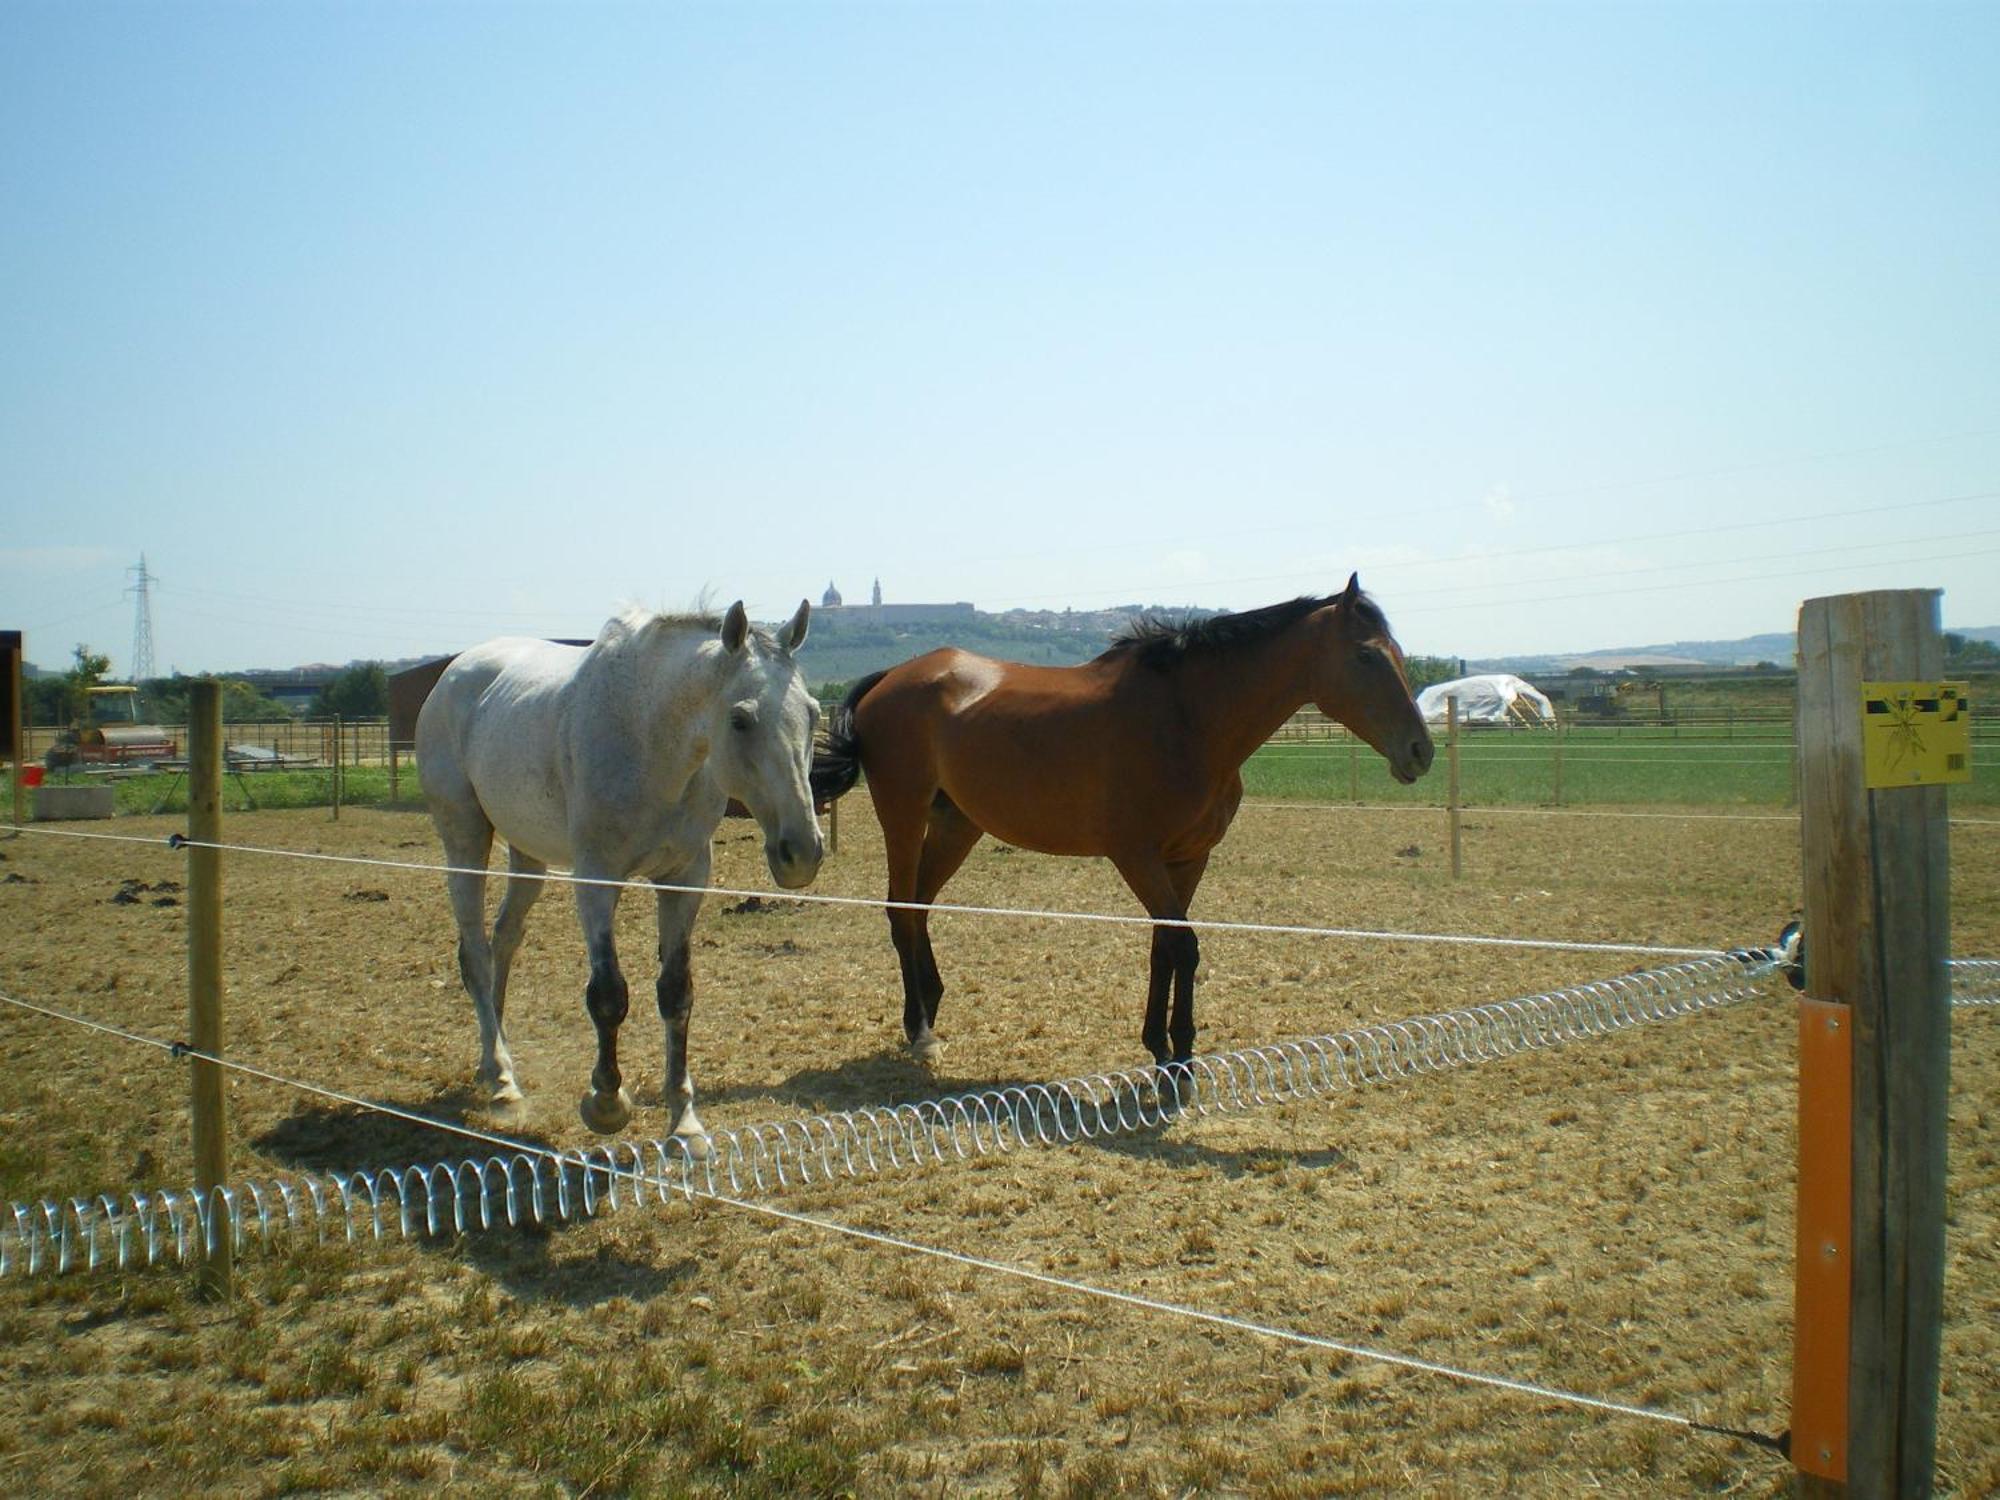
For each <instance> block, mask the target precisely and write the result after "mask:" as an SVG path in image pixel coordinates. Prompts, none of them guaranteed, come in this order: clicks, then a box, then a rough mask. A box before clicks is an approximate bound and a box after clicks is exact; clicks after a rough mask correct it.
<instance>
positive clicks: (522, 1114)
mask: <svg viewBox="0 0 2000 1500" xmlns="http://www.w3.org/2000/svg"><path fill="white" fill-rule="evenodd" d="M486 1113H487V1116H488V1118H490V1119H491V1120H493V1121H494V1123H496V1124H499V1125H506V1126H518V1125H523V1124H526V1123H527V1119H528V1101H527V1100H526V1099H525V1098H523V1097H522V1095H521V1091H520V1090H519V1089H501V1090H499V1091H497V1092H496V1093H495V1094H494V1095H493V1097H492V1098H491V1099H488V1100H487V1101H486Z"/></svg>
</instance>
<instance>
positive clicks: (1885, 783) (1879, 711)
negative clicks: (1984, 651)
mask: <svg viewBox="0 0 2000 1500" xmlns="http://www.w3.org/2000/svg"><path fill="white" fill-rule="evenodd" d="M1966 692H1967V685H1966V684H1965V683H1963V682H1864V683H1862V684H1861V750H1862V772H1863V780H1864V781H1865V782H1866V783H1867V785H1868V786H1869V787H1871V788H1873V787H1890V786H1935V785H1937V784H1938V783H1940V782H1948V781H1970V780H1972V703H1971V701H1970V700H1969V699H1968V698H1967V696H1966Z"/></svg>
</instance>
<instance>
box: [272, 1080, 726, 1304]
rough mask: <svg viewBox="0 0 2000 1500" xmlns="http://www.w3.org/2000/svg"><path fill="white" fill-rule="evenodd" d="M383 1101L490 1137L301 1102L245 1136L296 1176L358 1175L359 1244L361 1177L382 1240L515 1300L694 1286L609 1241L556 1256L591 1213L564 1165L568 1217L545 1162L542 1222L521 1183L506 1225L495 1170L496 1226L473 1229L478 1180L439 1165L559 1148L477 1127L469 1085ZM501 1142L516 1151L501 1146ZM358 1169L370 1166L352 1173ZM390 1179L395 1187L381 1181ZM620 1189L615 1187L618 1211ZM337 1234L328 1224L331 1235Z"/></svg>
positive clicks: (634, 1294) (688, 1272) (363, 1219)
mask: <svg viewBox="0 0 2000 1500" xmlns="http://www.w3.org/2000/svg"><path fill="white" fill-rule="evenodd" d="M383 1102H385V1103H389V1104H391V1105H393V1107H395V1108H397V1109H407V1110H409V1111H410V1112H411V1113H413V1114H423V1115H427V1116H430V1117H432V1118H434V1119H437V1120H439V1121H441V1122H443V1123H444V1124H446V1125H457V1126H464V1127H466V1128H469V1129H476V1130H480V1131H482V1132H483V1133H486V1134H490V1135H492V1136H494V1137H495V1139H494V1140H493V1141H491V1142H488V1141H478V1140H468V1139H466V1138H465V1137H464V1136H461V1135H457V1134H454V1133H451V1132H449V1131H444V1130H440V1129H438V1128H437V1127H436V1126H431V1125H426V1124H424V1123H422V1122H421V1121H417V1120H409V1119H404V1118H402V1117H400V1116H397V1115H390V1114H385V1113H383V1112H381V1111H380V1110H376V1109H363V1108H355V1107H351V1106H344V1105H306V1106H302V1107H301V1108H299V1109H296V1110H294V1111H293V1112H292V1113H291V1114H290V1115H288V1116H286V1117H285V1118H284V1119H282V1120H280V1121H278V1122H277V1123H276V1124H275V1125H273V1126H272V1127H271V1128H270V1129H269V1130H266V1131H265V1132H263V1133H262V1134H261V1135H259V1136H256V1137H255V1138H253V1139H252V1141H251V1142H250V1144H251V1145H253V1146H254V1147H256V1149H257V1150H258V1151H260V1152H262V1153H263V1154H264V1155H265V1156H266V1157H268V1158H269V1159H271V1160H273V1161H276V1162H280V1163H282V1164H283V1165H285V1166H287V1167H290V1168H291V1169H292V1170H294V1171H298V1172H309V1173H312V1174H314V1175H315V1176H318V1177H321V1178H330V1177H332V1176H334V1175H335V1174H342V1175H345V1176H347V1177H348V1178H350V1179H355V1180H356V1181H355V1182H354V1186H353V1191H354V1192H355V1193H356V1194H357V1195H358V1206H357V1207H356V1208H355V1210H354V1212H353V1218H354V1221H355V1222H356V1225H357V1231H356V1236H357V1238H363V1237H367V1236H368V1235H369V1234H370V1233H371V1231H370V1230H369V1228H368V1227H367V1224H368V1219H369V1217H370V1213H371V1210H370V1207H369V1195H368V1192H367V1190H366V1187H365V1186H364V1185H362V1182H361V1181H360V1180H363V1179H365V1180H367V1181H370V1182H373V1183H375V1184H377V1185H378V1187H379V1189H380V1193H379V1203H380V1209H379V1218H380V1223H381V1226H382V1237H383V1238H385V1239H405V1240H407V1241H408V1243H410V1244H412V1245H414V1246H416V1247H417V1248H418V1249H419V1250H421V1251H423V1252H424V1253H427V1254H437V1255H443V1256H448V1257H451V1258H454V1259H462V1260H464V1261H465V1262H466V1263H468V1264H470V1265H472V1266H474V1267H476V1268H477V1269H479V1270H480V1271H482V1272H483V1273H485V1274H486V1275H488V1276H490V1277H492V1278H493V1279H494V1280H495V1281H497V1282H499V1283H500V1284H501V1285H502V1286H503V1287H505V1288H506V1289H507V1291H508V1292H510V1293H511V1294H513V1295H514V1296H516V1297H519V1298H521V1299H522V1300H524V1301H542V1302H563V1303H567V1304H569V1305H570V1306H573V1307H580V1308H581V1307H592V1306H595V1305H597V1304H599V1303H602V1302H605V1301H608V1300H609V1299H611V1298H613V1297H626V1298H629V1299H631V1300H632V1301H634V1302H643V1301H645V1300H647V1299H650V1298H653V1297H657V1296H660V1295H662V1294H666V1293H671V1292H673V1291H675V1290H676V1289H684V1290H691V1289H692V1284H693V1282H694V1280H695V1278H696V1276H697V1274H698V1273H699V1270H700V1266H699V1263H698V1262H697V1261H696V1259H695V1258H694V1257H693V1256H692V1255H682V1256H679V1257H676V1258H675V1259H673V1260H672V1261H670V1262H666V1263H661V1262H660V1261H658V1260H657V1259H656V1258H653V1257H648V1256H643V1255H639V1254H635V1253H632V1252H629V1251H626V1250H624V1249H622V1248H621V1247H619V1246H618V1245H617V1244H616V1243H613V1242H600V1243H599V1245H598V1247H597V1249H596V1251H595V1253H594V1254H593V1255H591V1256H590V1257H589V1258H587V1259H579V1258H575V1257H570V1258H561V1257H558V1256H556V1255H555V1254H554V1253H553V1252H554V1250H555V1248H556V1247H557V1246H558V1244H559V1243H560V1237H561V1236H562V1235H565V1234H567V1233H569V1232H570V1231H572V1230H574V1229H576V1228H578V1227H579V1226H580V1225H581V1224H583V1223H584V1222H586V1221H587V1220H588V1219H589V1218H590V1217H591V1216H590V1215H588V1214H586V1213H585V1212H584V1211H583V1207H582V1204H583V1199H584V1189H585V1186H586V1184H585V1181H584V1179H585V1169H584V1168H582V1167H581V1166H577V1165H571V1164H565V1165H564V1167H563V1168H562V1171H563V1174H564V1186H565V1187H566V1189H567V1191H568V1194H569V1199H570V1202H571V1204H572V1206H573V1207H572V1213H571V1215H570V1217H568V1218H560V1217H557V1216H556V1214H555V1212H554V1202H555V1196H556V1188H555V1181H554V1177H553V1168H550V1167H545V1168H544V1169H543V1175H542V1182H543V1188H544V1202H545V1204H547V1205H548V1212H547V1214H546V1216H545V1217H544V1218H542V1219H540V1220H537V1219H536V1218H534V1217H533V1215H532V1214H531V1213H529V1212H528V1211H527V1196H528V1195H527V1192H526V1188H525V1179H524V1178H523V1179H521V1181H522V1191H521V1193H520V1194H519V1196H518V1198H517V1203H518V1205H519V1212H518V1214H517V1218H518V1222H517V1223H515V1224H511V1225H510V1224H509V1223H508V1222H507V1215H506V1209H505V1205H504V1187H502V1186H501V1183H502V1181H503V1179H502V1178H501V1176H500V1175H499V1174H497V1173H495V1174H492V1175H491V1178H490V1180H491V1183H492V1193H491V1197H490V1198H489V1208H490V1210H491V1215H492V1221H493V1227H492V1228H490V1229H483V1228H480V1227H479V1224H480V1215H479V1208H478V1203H477V1191H476V1189H475V1187H473V1186H472V1184H471V1180H470V1179H472V1178H473V1177H474V1176H476V1173H453V1174H452V1180H450V1181H447V1174H445V1173H439V1172H438V1171H437V1170H436V1169H437V1168H438V1167H439V1166H442V1167H444V1168H447V1169H458V1168H459V1167H460V1164H461V1163H466V1162H471V1163H484V1162H487V1161H489V1160H491V1159H494V1158H502V1159H504V1158H507V1157H511V1156H514V1155H516V1154H520V1153H535V1152H544V1151H546V1152H554V1151H556V1150H558V1149H559V1148H558V1147H557V1145H556V1143H555V1142H554V1141H552V1140H550V1139H549V1138H548V1137H547V1136H546V1135H544V1134H542V1133H541V1132H539V1131H535V1130H532V1129H527V1130H523V1129H497V1128H489V1127H488V1126H487V1125H486V1124H485V1122H484V1109H483V1105H482V1102H481V1100H480V1099H479V1097H478V1096H477V1095H475V1094H474V1092H473V1091H472V1090H471V1089H469V1088H467V1089H455V1090H450V1091H447V1092H443V1093H439V1094H437V1095H434V1096H433V1097H431V1098H429V1099H426V1100H424V1101H422V1102H420V1103H416V1104H411V1103H408V1102H405V1101H399V1100H390V1101H383ZM503 1140H504V1141H506V1142H510V1143H513V1144H511V1145H503V1144H501V1141H503ZM357 1162H367V1163H372V1165H369V1166H359V1167H358V1166H357V1165H356V1163H357ZM413 1169H415V1174H414V1175H413ZM392 1175H393V1177H394V1178H395V1179H396V1181H393V1182H392V1181H391V1180H390V1178H391V1176H392ZM591 1175H592V1177H593V1181H592V1182H591V1183H590V1184H589V1186H590V1187H591V1189H592V1190H593V1191H594V1192H595V1193H597V1194H600V1195H601V1194H603V1193H604V1191H605V1189H606V1187H608V1186H609V1185H610V1183H609V1181H608V1174H606V1173H604V1172H603V1171H602V1170H600V1171H598V1172H596V1173H594V1174H591ZM419 1178H421V1179H422V1180H421V1181H419ZM627 1191H629V1189H628V1188H626V1187H625V1186H624V1185H623V1184H620V1194H619V1201H620V1203H621V1205H622V1204H623V1203H624V1202H625V1193H626V1192H627ZM649 1191H650V1190H649ZM406 1193H407V1195H408V1197H409V1201H410V1202H411V1204H412V1205H414V1211H413V1212H412V1214H411V1216H410V1223H411V1224H412V1226H413V1231H414V1232H412V1233H409V1234H407V1235H405V1234H404V1233H403V1232H402V1229H401V1227H400V1222H399V1215H400V1214H401V1212H402V1210H401V1203H402V1199H403V1197H404V1195H405V1194H406ZM454 1193H456V1194H457V1195H458V1202H457V1205H456V1206H457V1208H458V1210H459V1211H460V1212H462V1214H463V1216H464V1222H465V1223H466V1225H467V1230H466V1232H465V1233H463V1234H460V1233H458V1232H457V1231H456V1228H455V1223H456V1215H455V1214H454V1204H453V1200H452V1195H453V1194H454ZM433 1206H434V1207H435V1209H436V1221H437V1224H438V1228H437V1230H436V1231H435V1232H433V1231H432V1230H431V1229H430V1228H429V1224H430V1222H431V1209H432V1207H433ZM329 1217H331V1216H329ZM340 1232H341V1231H340V1230H339V1229H338V1228H337V1227H336V1228H334V1229H333V1230H332V1231H331V1233H333V1234H338V1233H340Z"/></svg>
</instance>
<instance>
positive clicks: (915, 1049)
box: [910, 1034, 944, 1068]
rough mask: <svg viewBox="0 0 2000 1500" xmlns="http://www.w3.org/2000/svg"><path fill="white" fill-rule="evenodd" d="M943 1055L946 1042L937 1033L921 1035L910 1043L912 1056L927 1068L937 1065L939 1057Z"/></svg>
mask: <svg viewBox="0 0 2000 1500" xmlns="http://www.w3.org/2000/svg"><path fill="white" fill-rule="evenodd" d="M943 1055H944V1043H943V1042H941V1041H939V1040H938V1039H937V1037H936V1035H935V1034H927V1035H924V1036H920V1037H918V1038H917V1039H916V1040H915V1041H914V1042H911V1043H910V1056H912V1057H914V1058H915V1059H916V1060H917V1061H918V1062H920V1063H922V1064H923V1065H924V1066H925V1067H927V1068H934V1067H936V1066H937V1064H938V1059H939V1058H940V1057H941V1056H943Z"/></svg>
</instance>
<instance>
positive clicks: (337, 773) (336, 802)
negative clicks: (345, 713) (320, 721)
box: [333, 714, 340, 823]
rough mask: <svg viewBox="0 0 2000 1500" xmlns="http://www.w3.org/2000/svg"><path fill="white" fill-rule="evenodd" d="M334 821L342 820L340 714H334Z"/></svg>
mask: <svg viewBox="0 0 2000 1500" xmlns="http://www.w3.org/2000/svg"><path fill="white" fill-rule="evenodd" d="M333 821H334V822H336V823H338V822H339V821H340V715H339V714H335V715H334V716H333Z"/></svg>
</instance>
